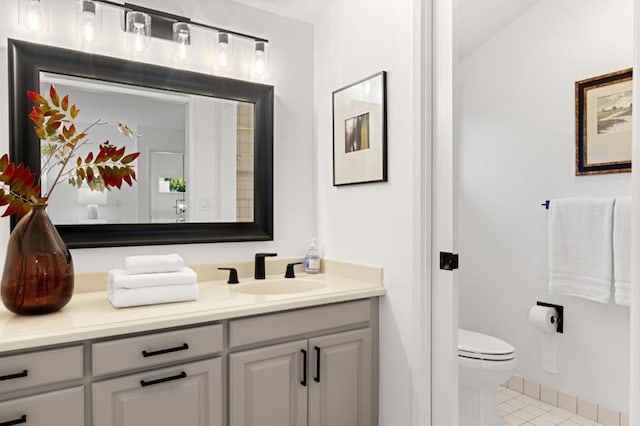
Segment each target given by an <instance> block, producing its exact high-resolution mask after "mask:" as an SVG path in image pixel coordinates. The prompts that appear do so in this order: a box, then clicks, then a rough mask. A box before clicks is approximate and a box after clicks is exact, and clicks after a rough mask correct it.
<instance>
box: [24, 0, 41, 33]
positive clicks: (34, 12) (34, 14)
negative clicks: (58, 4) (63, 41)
mask: <svg viewBox="0 0 640 426" xmlns="http://www.w3.org/2000/svg"><path fill="white" fill-rule="evenodd" d="M18 23H19V24H20V25H21V26H22V27H24V28H26V29H27V30H29V31H31V32H41V31H47V30H48V29H49V2H48V0H18Z"/></svg>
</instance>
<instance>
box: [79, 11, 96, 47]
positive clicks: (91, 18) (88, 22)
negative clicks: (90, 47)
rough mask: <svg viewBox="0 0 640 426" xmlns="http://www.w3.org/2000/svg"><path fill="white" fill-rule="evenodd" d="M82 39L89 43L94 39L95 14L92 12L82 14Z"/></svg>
mask: <svg viewBox="0 0 640 426" xmlns="http://www.w3.org/2000/svg"><path fill="white" fill-rule="evenodd" d="M81 25H82V38H83V39H84V41H86V42H89V43H91V42H92V41H94V40H95V39H96V14H95V13H92V12H88V11H85V12H82V24H81Z"/></svg>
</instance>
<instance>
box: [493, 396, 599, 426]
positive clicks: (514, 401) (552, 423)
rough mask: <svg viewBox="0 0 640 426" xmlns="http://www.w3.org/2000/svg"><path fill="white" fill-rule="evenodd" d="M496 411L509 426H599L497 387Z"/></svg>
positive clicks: (567, 412)
mask: <svg viewBox="0 0 640 426" xmlns="http://www.w3.org/2000/svg"><path fill="white" fill-rule="evenodd" d="M496 398H497V399H498V411H499V413H500V415H501V416H502V420H503V421H504V422H505V424H507V425H509V426H522V425H524V426H556V425H559V426H600V423H597V422H594V421H592V420H588V419H585V418H584V417H580V416H578V415H576V414H574V413H571V412H569V411H566V410H563V409H561V408H558V407H554V406H553V405H549V404H546V403H544V402H542V401H539V400H537V399H534V398H531V397H528V396H526V395H523V394H521V393H518V392H515V391H512V390H511V389H507V388H505V387H502V386H499V387H498V392H497V394H496Z"/></svg>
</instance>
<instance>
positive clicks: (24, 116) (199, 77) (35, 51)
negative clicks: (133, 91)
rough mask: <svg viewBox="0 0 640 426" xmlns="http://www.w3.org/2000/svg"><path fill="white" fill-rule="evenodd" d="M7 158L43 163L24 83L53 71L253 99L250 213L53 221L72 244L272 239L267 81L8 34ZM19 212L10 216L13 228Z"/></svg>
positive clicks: (33, 84)
mask: <svg viewBox="0 0 640 426" xmlns="http://www.w3.org/2000/svg"><path fill="white" fill-rule="evenodd" d="M8 60H9V73H8V76H9V106H10V108H9V141H10V154H9V155H10V158H11V159H12V161H15V162H20V161H22V162H24V163H25V164H26V165H27V166H29V167H30V168H31V170H33V171H35V172H36V173H39V170H40V143H39V140H38V138H37V136H36V135H35V133H34V132H33V129H32V125H31V123H30V121H29V119H28V114H29V113H30V111H31V107H32V104H31V102H30V101H29V99H28V98H27V95H26V93H27V91H28V90H31V91H35V92H40V73H41V72H50V73H56V74H64V75H69V76H78V77H84V78H90V79H95V80H103V81H111V82H117V83H124V84H130V85H136V86H144V87H150V88H155V89H161V90H169V91H177V92H184V93H192V94H197V95H202V96H212V97H217V98H223V99H230V100H238V101H242V102H251V103H253V104H254V105H255V107H254V115H255V116H254V119H255V123H254V124H255V126H254V129H255V133H254V216H253V217H254V221H253V222H233V223H176V224H156V223H146V224H100V225H95V224H82V225H56V228H57V230H58V232H59V233H60V236H61V237H62V239H63V240H64V241H65V243H66V244H67V246H68V247H69V248H87V247H118V246H138V245H161V244H193V243H218V242H237V241H268V240H273V109H274V88H273V86H270V85H265V84H258V83H252V82H247V81H241V80H235V79H229V78H223V77H217V76H212V75H207V74H200V73H195V72H190V71H182V70H178V69H173V68H166V67H161V66H156V65H150V64H144V63H138V62H133V61H128V60H123V59H119V58H112V57H107V56H101V55H94V54H89V53H84V52H78V51H74V50H68V49H61V48H57V47H50V46H45V45H40V44H34V43H28V42H24V41H19V40H13V39H9V40H8ZM17 221H18V218H16V217H15V216H14V217H12V218H11V229H13V227H14V226H15V225H16V223H17Z"/></svg>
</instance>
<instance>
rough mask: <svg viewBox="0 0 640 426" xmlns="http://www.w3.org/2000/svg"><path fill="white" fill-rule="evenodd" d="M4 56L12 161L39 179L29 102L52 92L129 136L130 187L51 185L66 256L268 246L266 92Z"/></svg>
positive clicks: (103, 62)
mask: <svg viewBox="0 0 640 426" xmlns="http://www.w3.org/2000/svg"><path fill="white" fill-rule="evenodd" d="M8 54H9V102H10V104H9V105H10V110H9V119H10V125H9V136H10V157H11V158H12V160H13V161H22V162H24V163H25V164H26V165H28V166H29V167H31V169H32V170H34V171H39V170H40V161H41V155H40V141H39V140H38V138H37V136H36V135H35V133H34V132H33V129H32V125H31V122H30V121H29V118H28V114H29V112H30V111H31V107H32V104H31V102H30V101H29V99H28V97H27V96H26V93H27V91H28V90H31V91H36V92H41V91H42V90H43V88H48V86H49V84H54V85H55V86H56V88H57V90H58V91H60V92H64V93H67V94H69V95H70V98H71V99H72V100H73V102H75V103H77V104H78V106H79V107H80V109H81V115H82V119H83V120H84V119H86V120H87V122H91V121H89V120H92V119H95V118H96V117H97V118H101V119H103V120H107V121H109V120H120V121H122V122H124V123H126V124H127V125H129V126H131V127H132V128H134V130H135V133H136V135H137V136H136V138H135V141H134V142H133V143H134V144H135V147H134V148H135V149H136V150H137V151H139V152H141V155H140V158H139V160H137V164H136V173H137V175H138V182H137V183H136V185H134V186H133V187H132V188H126V189H125V190H123V191H111V192H107V193H106V196H105V195H101V196H100V197H95V194H88V193H83V192H82V188H81V189H78V188H73V187H71V186H69V187H67V188H64V189H63V188H62V187H63V186H64V185H60V186H58V187H57V188H56V193H55V194H54V196H53V197H52V199H51V200H50V201H49V207H48V209H47V210H48V212H49V214H50V216H51V219H52V221H53V223H54V224H55V225H56V228H57V229H58V232H59V233H60V235H61V236H62V238H63V239H64V241H65V242H66V244H67V245H68V247H69V248H82V247H112V246H132V245H153V244H186V243H210V242H231V241H260V240H272V239H273V102H274V98H273V97H274V95H273V92H274V89H273V86H269V85H264V84H257V83H252V82H247V81H240V80H234V79H229V78H222V77H217V76H211V75H206V74H200V73H194V72H189V71H182V70H177V69H173V68H165V67H160V66H156V65H150V64H144V63H139V62H132V61H127V60H123V59H118V58H112V57H106V56H100V55H93V54H88V53H83V52H78V51H73V50H67V49H61V48H55V47H49V46H43V45H39V44H33V43H27V42H23V41H17V40H9V43H8ZM105 132H106V130H105ZM109 137H110V136H109V134H107V133H105V134H99V135H98V136H96V138H102V139H103V140H104V139H109ZM42 182H43V185H46V182H47V176H43V177H42ZM85 192H86V191H85ZM98 198H100V199H98ZM16 223H17V219H16V218H12V222H11V226H12V229H13V226H14V225H15V224H16Z"/></svg>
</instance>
